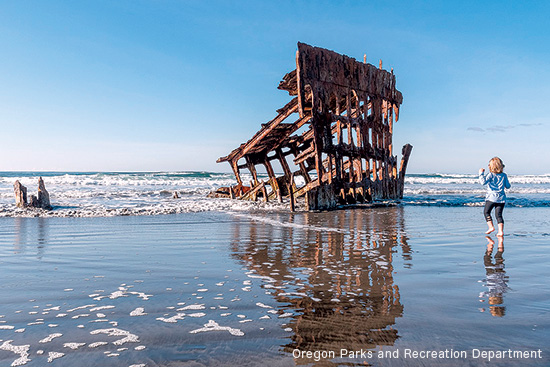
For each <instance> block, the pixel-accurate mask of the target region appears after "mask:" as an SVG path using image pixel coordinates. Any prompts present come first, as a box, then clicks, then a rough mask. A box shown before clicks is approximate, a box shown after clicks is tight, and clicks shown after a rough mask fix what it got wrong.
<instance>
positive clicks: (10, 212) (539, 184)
mask: <svg viewBox="0 0 550 367" xmlns="http://www.w3.org/2000/svg"><path fill="white" fill-rule="evenodd" d="M43 178H44V180H45V183H46V186H47V188H48V191H49V192H50V195H51V199H52V204H53V205H54V210H53V211H44V210H25V209H18V208H15V202H14V198H13V183H14V182H15V180H19V181H20V182H21V183H22V184H23V185H25V186H26V187H27V188H29V189H31V188H34V187H35V186H36V184H37V179H38V175H32V174H27V175H23V174H21V173H16V172H11V173H10V172H3V173H1V174H0V216H23V217H24V216H61V217H92V216H118V215H159V214H175V213H187V212H202V211H223V212H233V213H246V212H250V211H251V210H254V211H279V210H281V211H285V212H286V211H287V207H286V206H287V204H278V203H276V202H273V201H272V202H269V203H263V202H251V201H240V200H230V199H210V198H206V194H207V193H209V192H210V191H212V190H214V189H216V188H219V187H221V186H229V185H232V184H235V183H236V181H235V179H234V177H233V175H232V174H216V173H208V172H168V173H162V172H161V173H59V174H47V175H44V177H43ZM250 178H251V177H248V176H246V175H245V176H244V177H243V179H244V181H245V182H248V181H249V180H250ZM265 178H266V177H263V176H262V177H261V179H265ZM509 179H510V182H511V183H512V189H511V190H510V191H509V194H510V195H511V196H514V195H515V196H516V197H519V198H520V199H522V200H523V199H525V200H526V201H527V203H520V204H517V206H541V205H542V206H550V200H549V199H544V198H542V199H541V198H538V199H533V198H530V197H528V196H529V195H539V196H541V195H547V194H550V174H546V175H509ZM174 191H177V192H178V193H179V195H180V199H173V198H172V194H173V192H174ZM483 193H484V188H483V187H482V186H481V185H479V183H478V182H477V175H476V174H422V175H414V174H409V175H407V176H406V181H405V200H404V201H405V202H406V203H410V204H413V205H460V206H463V205H466V204H469V203H471V202H472V200H473V197H477V199H478V200H482V199H483ZM419 196H420V197H419ZM423 196H435V198H434V197H432V198H431V199H432V200H424V199H423V198H422V197H423ZM452 196H460V197H461V200H458V199H457V198H451V199H452V200H450V201H449V200H447V198H449V197H452ZM466 197H468V198H467V200H465V198H466ZM418 200H420V202H419V201H418ZM445 200H447V201H445ZM511 205H512V206H514V205H516V204H514V203H511ZM277 225H279V224H277ZM292 225H293V226H295V224H292ZM298 226H303V228H304V229H308V230H314V231H319V230H322V231H327V230H328V231H334V230H336V231H337V230H338V229H334V228H328V229H327V228H321V227H316V226H306V225H300V224H298ZM67 290H68V289H67Z"/></svg>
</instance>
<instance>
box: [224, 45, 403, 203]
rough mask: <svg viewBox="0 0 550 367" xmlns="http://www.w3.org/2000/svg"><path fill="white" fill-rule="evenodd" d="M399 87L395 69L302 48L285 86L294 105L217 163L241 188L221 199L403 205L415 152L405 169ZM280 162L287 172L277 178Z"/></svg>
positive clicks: (228, 191) (227, 190)
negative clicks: (398, 142) (398, 148)
mask: <svg viewBox="0 0 550 367" xmlns="http://www.w3.org/2000/svg"><path fill="white" fill-rule="evenodd" d="M395 84H396V80H395V75H394V74H393V70H392V71H391V72H388V71H386V70H383V69H382V62H380V65H379V67H378V68H377V67H375V66H374V65H371V64H368V63H366V62H358V61H356V60H355V59H353V58H350V57H348V56H345V55H340V54H338V53H336V52H334V51H330V50H326V49H323V48H318V47H313V46H310V45H307V44H304V43H298V51H297V53H296V70H293V71H291V72H290V73H288V74H286V75H285V76H284V77H283V80H282V81H281V82H280V83H279V87H278V88H279V89H282V90H285V91H287V92H288V93H289V95H290V96H292V97H293V98H292V100H290V102H288V103H287V104H286V105H285V106H284V107H282V108H281V109H279V110H277V112H278V115H277V116H276V117H275V118H274V119H273V120H271V121H269V122H267V123H265V124H262V127H261V129H260V130H259V131H258V132H257V133H256V134H255V135H254V136H253V137H252V138H251V139H250V140H248V141H247V142H246V143H243V144H241V145H240V146H239V147H238V148H236V149H234V150H233V151H232V152H231V153H229V155H227V156H225V157H221V158H219V159H218V160H217V162H218V163H219V162H228V163H229V164H230V165H231V168H232V170H233V172H234V174H235V177H236V179H237V185H235V186H232V187H229V188H221V189H219V190H218V191H217V192H216V193H215V194H214V196H225V197H231V198H238V199H243V200H257V199H258V198H263V200H265V201H268V200H278V201H279V202H282V201H283V198H288V199H289V201H290V207H291V209H292V210H294V205H295V202H296V200H297V199H298V198H301V197H304V198H305V204H306V209H308V210H326V209H333V208H336V207H339V206H341V205H354V204H357V203H365V202H372V201H375V200H382V199H401V198H402V197H403V185H404V180H405V171H406V168H407V162H408V159H409V155H410V153H411V150H412V146H411V145H410V144H407V145H405V146H404V147H403V149H402V158H401V162H400V164H399V167H398V161H397V156H395V155H394V149H393V143H392V135H393V125H394V123H395V122H397V120H398V118H399V108H400V105H401V103H402V101H403V96H402V94H401V92H399V91H398V90H397V89H396V87H395ZM289 160H290V163H289ZM273 161H277V162H278V164H279V165H280V167H281V169H282V171H283V172H282V174H279V175H277V174H276V173H275V171H274V168H273V165H272V162H273ZM257 166H263V167H265V171H266V172H267V175H268V177H269V179H268V180H266V181H263V180H260V179H259V178H258V173H257V169H256V167H257ZM243 169H246V170H248V171H249V172H250V175H251V176H252V181H251V182H250V185H247V183H245V182H243V179H242V176H241V170H243ZM300 176H301V179H300Z"/></svg>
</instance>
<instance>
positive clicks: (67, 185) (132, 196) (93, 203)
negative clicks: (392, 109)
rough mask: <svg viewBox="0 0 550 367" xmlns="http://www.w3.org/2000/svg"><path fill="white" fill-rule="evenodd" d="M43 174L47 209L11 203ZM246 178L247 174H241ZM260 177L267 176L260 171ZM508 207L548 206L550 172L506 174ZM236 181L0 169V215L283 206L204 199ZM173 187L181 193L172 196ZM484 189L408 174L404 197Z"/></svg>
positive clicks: (464, 194) (467, 198) (458, 197)
mask: <svg viewBox="0 0 550 367" xmlns="http://www.w3.org/2000/svg"><path fill="white" fill-rule="evenodd" d="M39 176H42V177H43V179H44V181H45V184H46V188H47V190H48V191H49V193H50V197H51V202H52V205H53V206H54V210H53V211H52V212H43V211H26V210H19V209H16V208H15V205H14V203H15V199H14V195H13V184H14V182H15V181H16V180H19V181H20V182H21V183H22V184H23V185H25V186H26V187H27V190H28V194H29V195H30V194H32V193H36V190H37V181H38V177H39ZM243 178H244V181H245V182H248V181H249V180H250V177H247V176H246V175H245V176H244V177H243ZM261 178H263V179H265V178H266V177H261ZM510 182H511V183H512V188H511V189H510V190H509V191H508V204H507V205H508V206H509V207H545V206H550V195H548V194H550V174H548V175H511V176H510ZM233 184H235V179H234V177H233V175H232V174H230V173H213V172H143V173H136V172H103V173H100V172H95V173H94V172H0V216H73V217H91V216H115V215H156V214H175V213H189V212H203V211H250V210H275V211H277V210H286V207H285V206H284V205H279V204H277V203H268V204H265V203H261V202H258V203H252V202H248V201H235V200H226V199H209V198H206V195H207V194H208V193H209V192H210V191H212V190H214V189H216V188H219V187H221V186H229V185H233ZM174 192H177V193H178V195H179V196H180V198H179V199H173V198H172V196H173V194H174ZM484 193H485V189H484V187H482V186H481V185H480V184H479V183H478V182H477V176H476V175H466V174H452V175H451V174H448V175H447V174H410V175H407V177H406V182H405V192H404V199H403V203H405V204H407V205H422V206H480V205H483V199H484Z"/></svg>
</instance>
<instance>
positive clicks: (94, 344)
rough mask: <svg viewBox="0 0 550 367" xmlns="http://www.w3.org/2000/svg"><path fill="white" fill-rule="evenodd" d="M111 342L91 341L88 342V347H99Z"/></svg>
mask: <svg viewBox="0 0 550 367" xmlns="http://www.w3.org/2000/svg"><path fill="white" fill-rule="evenodd" d="M107 344H109V343H108V342H95V343H90V344H88V347H89V348H97V347H101V346H103V345H107Z"/></svg>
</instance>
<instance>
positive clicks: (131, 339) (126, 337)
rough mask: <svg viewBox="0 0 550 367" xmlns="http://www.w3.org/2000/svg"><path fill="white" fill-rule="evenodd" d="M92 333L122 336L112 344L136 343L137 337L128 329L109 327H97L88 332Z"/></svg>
mask: <svg viewBox="0 0 550 367" xmlns="http://www.w3.org/2000/svg"><path fill="white" fill-rule="evenodd" d="M90 334H92V335H97V334H107V335H108V336H122V337H123V338H121V339H118V340H115V341H114V342H113V344H114V345H122V344H124V343H138V342H139V337H138V336H137V335H135V334H132V333H130V332H129V331H126V330H122V329H116V328H110V329H98V330H93V331H91V332H90Z"/></svg>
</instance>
